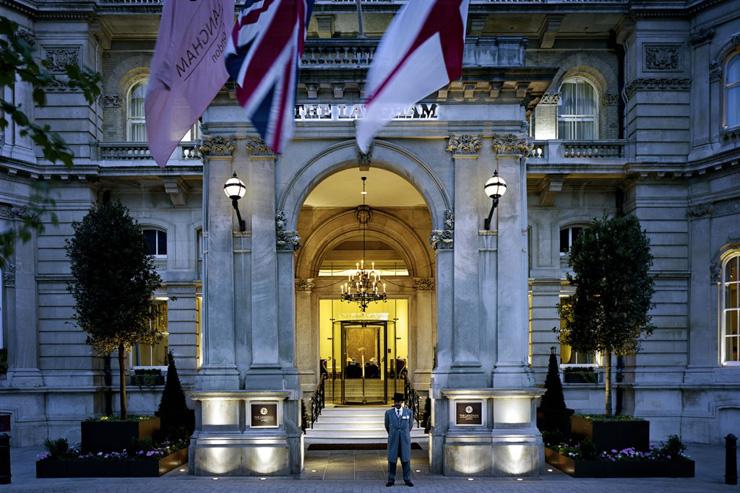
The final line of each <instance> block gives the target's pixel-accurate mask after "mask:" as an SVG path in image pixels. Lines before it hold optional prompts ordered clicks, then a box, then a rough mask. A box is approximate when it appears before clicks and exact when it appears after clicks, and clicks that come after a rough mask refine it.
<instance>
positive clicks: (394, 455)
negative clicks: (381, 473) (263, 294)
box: [385, 407, 414, 481]
mask: <svg viewBox="0 0 740 493" xmlns="http://www.w3.org/2000/svg"><path fill="white" fill-rule="evenodd" d="M413 426H414V417H413V416H412V413H411V410H410V409H408V408H406V407H402V408H401V409H400V416H399V413H398V411H397V410H396V408H395V407H394V408H391V409H388V410H387V411H386V412H385V431H387V432H388V480H389V481H395V479H396V461H397V460H398V459H399V458H400V459H401V466H402V467H403V480H404V481H410V480H411V464H410V461H411V428H412V427H413Z"/></svg>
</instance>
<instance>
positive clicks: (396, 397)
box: [393, 392, 406, 402]
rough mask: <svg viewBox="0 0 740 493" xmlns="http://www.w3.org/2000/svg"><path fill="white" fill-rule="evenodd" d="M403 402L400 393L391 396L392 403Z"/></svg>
mask: <svg viewBox="0 0 740 493" xmlns="http://www.w3.org/2000/svg"><path fill="white" fill-rule="evenodd" d="M405 400H406V399H404V397H403V394H402V393H400V392H396V393H395V394H393V402H403V401H405Z"/></svg>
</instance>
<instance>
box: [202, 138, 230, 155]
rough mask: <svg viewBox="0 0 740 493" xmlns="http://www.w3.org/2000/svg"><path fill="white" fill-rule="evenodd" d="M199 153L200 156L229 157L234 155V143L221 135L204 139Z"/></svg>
mask: <svg viewBox="0 0 740 493" xmlns="http://www.w3.org/2000/svg"><path fill="white" fill-rule="evenodd" d="M199 151H200V154H201V155H202V156H211V157H212V156H231V155H233V153H234V141H233V140H232V139H230V138H227V137H222V136H221V135H216V136H215V137H206V138H205V139H203V143H202V144H201V145H200V149H199Z"/></svg>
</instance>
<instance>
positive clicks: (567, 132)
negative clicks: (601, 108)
mask: <svg viewBox="0 0 740 493" xmlns="http://www.w3.org/2000/svg"><path fill="white" fill-rule="evenodd" d="M596 113H597V103H596V91H595V90H594V87H593V86H592V85H591V84H590V83H588V82H587V81H586V80H584V79H573V80H570V81H565V82H564V83H563V85H562V86H560V106H559V107H558V138H559V139H562V140H593V139H595V138H597V135H596Z"/></svg>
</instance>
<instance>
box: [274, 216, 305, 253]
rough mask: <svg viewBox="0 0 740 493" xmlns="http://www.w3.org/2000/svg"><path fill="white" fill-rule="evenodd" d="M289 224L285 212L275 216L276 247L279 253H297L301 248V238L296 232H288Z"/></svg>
mask: <svg viewBox="0 0 740 493" xmlns="http://www.w3.org/2000/svg"><path fill="white" fill-rule="evenodd" d="M287 224H288V221H287V219H286V218H285V212H283V211H278V212H277V214H276V215H275V235H276V237H277V239H276V247H277V249H278V251H281V252H285V251H289V252H292V251H295V250H298V247H300V246H301V237H300V236H298V232H296V231H286V230H285V226H286V225H287Z"/></svg>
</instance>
